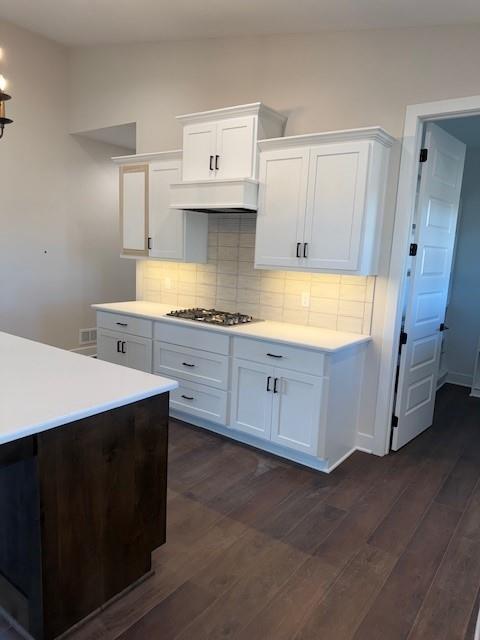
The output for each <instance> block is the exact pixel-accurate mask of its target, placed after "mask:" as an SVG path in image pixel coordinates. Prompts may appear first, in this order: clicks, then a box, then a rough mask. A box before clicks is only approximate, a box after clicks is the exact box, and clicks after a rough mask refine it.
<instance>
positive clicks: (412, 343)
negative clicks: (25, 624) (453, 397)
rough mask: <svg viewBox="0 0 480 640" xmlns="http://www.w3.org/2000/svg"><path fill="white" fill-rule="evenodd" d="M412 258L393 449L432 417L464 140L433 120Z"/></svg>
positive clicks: (400, 445)
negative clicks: (414, 255) (415, 249)
mask: <svg viewBox="0 0 480 640" xmlns="http://www.w3.org/2000/svg"><path fill="white" fill-rule="evenodd" d="M425 146H426V147H427V148H428V158H427V161H426V163H425V164H424V165H423V167H422V175H421V179H420V187H419V194H418V204H417V212H416V234H417V237H416V242H417V244H418V249H417V256H416V257H415V258H414V259H413V268H412V274H411V282H410V294H409V300H408V303H407V308H406V314H405V327H404V331H405V332H406V333H407V336H408V338H407V343H406V344H405V345H403V347H402V352H401V356H400V369H399V378H398V390H397V398H396V405H395V415H396V416H397V418H398V424H397V427H396V428H394V429H393V437H392V448H393V449H394V450H397V449H399V448H400V447H402V446H403V445H404V444H406V443H407V442H409V441H410V440H412V438H414V437H415V436H417V435H418V434H419V433H421V432H422V431H424V430H425V429H427V428H428V427H429V426H430V425H431V424H432V421H433V411H434V407H435V390H436V387H437V377H438V368H439V361H440V348H441V340H442V339H441V335H442V334H441V331H440V325H441V324H442V323H443V322H444V320H445V309H446V304H447V295H448V286H449V281H450V272H451V267H452V257H453V248H454V243H455V233H456V228H457V217H458V207H459V201H460V191H461V186H462V177H463V165H464V161H465V145H464V144H463V143H462V142H460V141H459V140H457V139H456V138H454V137H453V136H451V135H449V134H447V133H446V132H445V131H443V129H440V127H438V126H437V125H435V124H428V125H427V128H426V138H425Z"/></svg>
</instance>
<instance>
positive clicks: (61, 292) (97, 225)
mask: <svg viewBox="0 0 480 640" xmlns="http://www.w3.org/2000/svg"><path fill="white" fill-rule="evenodd" d="M0 47H1V48H2V50H3V59H2V60H1V61H0V70H1V72H2V73H3V74H4V75H5V76H6V77H7V78H8V80H9V91H10V92H11V94H12V96H13V98H12V100H11V101H10V102H9V103H8V104H7V110H8V114H9V115H11V117H12V118H13V119H14V121H15V122H14V123H13V124H11V125H9V126H8V127H7V128H6V131H5V135H4V138H3V139H2V140H1V141H0V330H3V331H8V332H11V333H15V334H18V335H21V336H25V337H28V338H33V339H37V340H41V341H44V342H48V343H50V344H54V345H57V346H61V347H65V348H74V347H78V346H79V345H78V330H79V328H81V327H90V326H95V317H94V314H93V313H92V312H91V310H90V309H89V305H90V304H91V303H92V302H98V301H103V300H120V299H125V298H131V297H134V291H135V288H134V287H135V285H134V280H135V272H134V271H135V270H134V265H133V264H131V263H127V262H125V261H121V260H120V258H119V257H118V254H119V251H120V248H119V238H118V234H117V233H116V229H117V225H118V223H117V212H116V197H117V177H116V172H115V169H114V167H113V166H112V164H111V162H110V161H109V157H110V155H112V154H117V153H118V152H119V149H118V148H117V147H111V146H109V145H104V144H101V143H97V142H93V141H89V140H84V139H81V138H79V137H74V136H71V135H69V134H68V74H69V67H68V55H67V51H66V50H65V49H64V48H62V47H60V46H59V45H56V44H54V43H52V42H50V41H49V40H46V39H44V38H41V37H39V36H37V35H34V34H32V33H29V32H28V31H25V30H23V29H19V28H17V27H14V26H12V25H10V24H7V23H5V22H0Z"/></svg>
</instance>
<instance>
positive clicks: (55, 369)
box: [0, 332, 178, 445]
mask: <svg viewBox="0 0 480 640" xmlns="http://www.w3.org/2000/svg"><path fill="white" fill-rule="evenodd" d="M177 386H178V383H177V382H176V381H174V380H170V379H168V378H163V377H161V376H156V375H151V374H149V373H143V372H141V371H136V370H134V369H129V368H127V367H122V366H120V365H115V364H111V363H109V362H102V361H99V360H96V359H93V358H88V357H86V356H84V355H79V354H76V353H72V352H70V351H65V350H63V349H57V348H56V347H51V346H49V345H46V344H42V343H39V342H34V341H32V340H26V339H25V338H19V337H17V336H14V335H10V334H7V333H2V332H0V389H1V391H0V445H2V444H5V443H7V442H11V441H13V440H18V439H20V438H24V437H26V436H30V435H33V434H36V433H40V432H42V431H46V430H47V429H52V428H54V427H58V426H61V425H64V424H67V423H70V422H74V421H76V420H80V419H82V418H87V417H89V416H92V415H95V414H98V413H101V412H103V411H108V410H110V409H114V408H117V407H121V406H124V405H127V404H131V403H133V402H137V401H139V400H144V399H145V398H149V397H152V396H155V395H158V394H161V393H166V392H168V391H172V390H173V389H176V388H177Z"/></svg>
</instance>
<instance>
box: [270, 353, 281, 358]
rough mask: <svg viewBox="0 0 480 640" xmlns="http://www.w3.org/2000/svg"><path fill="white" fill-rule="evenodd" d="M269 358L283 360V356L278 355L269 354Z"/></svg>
mask: <svg viewBox="0 0 480 640" xmlns="http://www.w3.org/2000/svg"><path fill="white" fill-rule="evenodd" d="M267 356H268V357H269V358H283V356H278V355H276V354H275V353H267Z"/></svg>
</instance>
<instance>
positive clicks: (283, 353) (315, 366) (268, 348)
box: [233, 338, 325, 376]
mask: <svg viewBox="0 0 480 640" xmlns="http://www.w3.org/2000/svg"><path fill="white" fill-rule="evenodd" d="M233 354H234V356H235V357H236V358H243V359H245V360H252V361H253V362H260V363H261V364H269V365H271V366H274V367H280V368H285V369H291V370H292V371H303V372H305V373H310V374H312V375H315V376H323V375H324V371H325V355H324V354H323V353H321V352H319V351H310V350H309V349H302V348H299V347H291V346H290V345H286V344H280V343H278V342H264V341H261V340H252V339H250V338H233Z"/></svg>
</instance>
